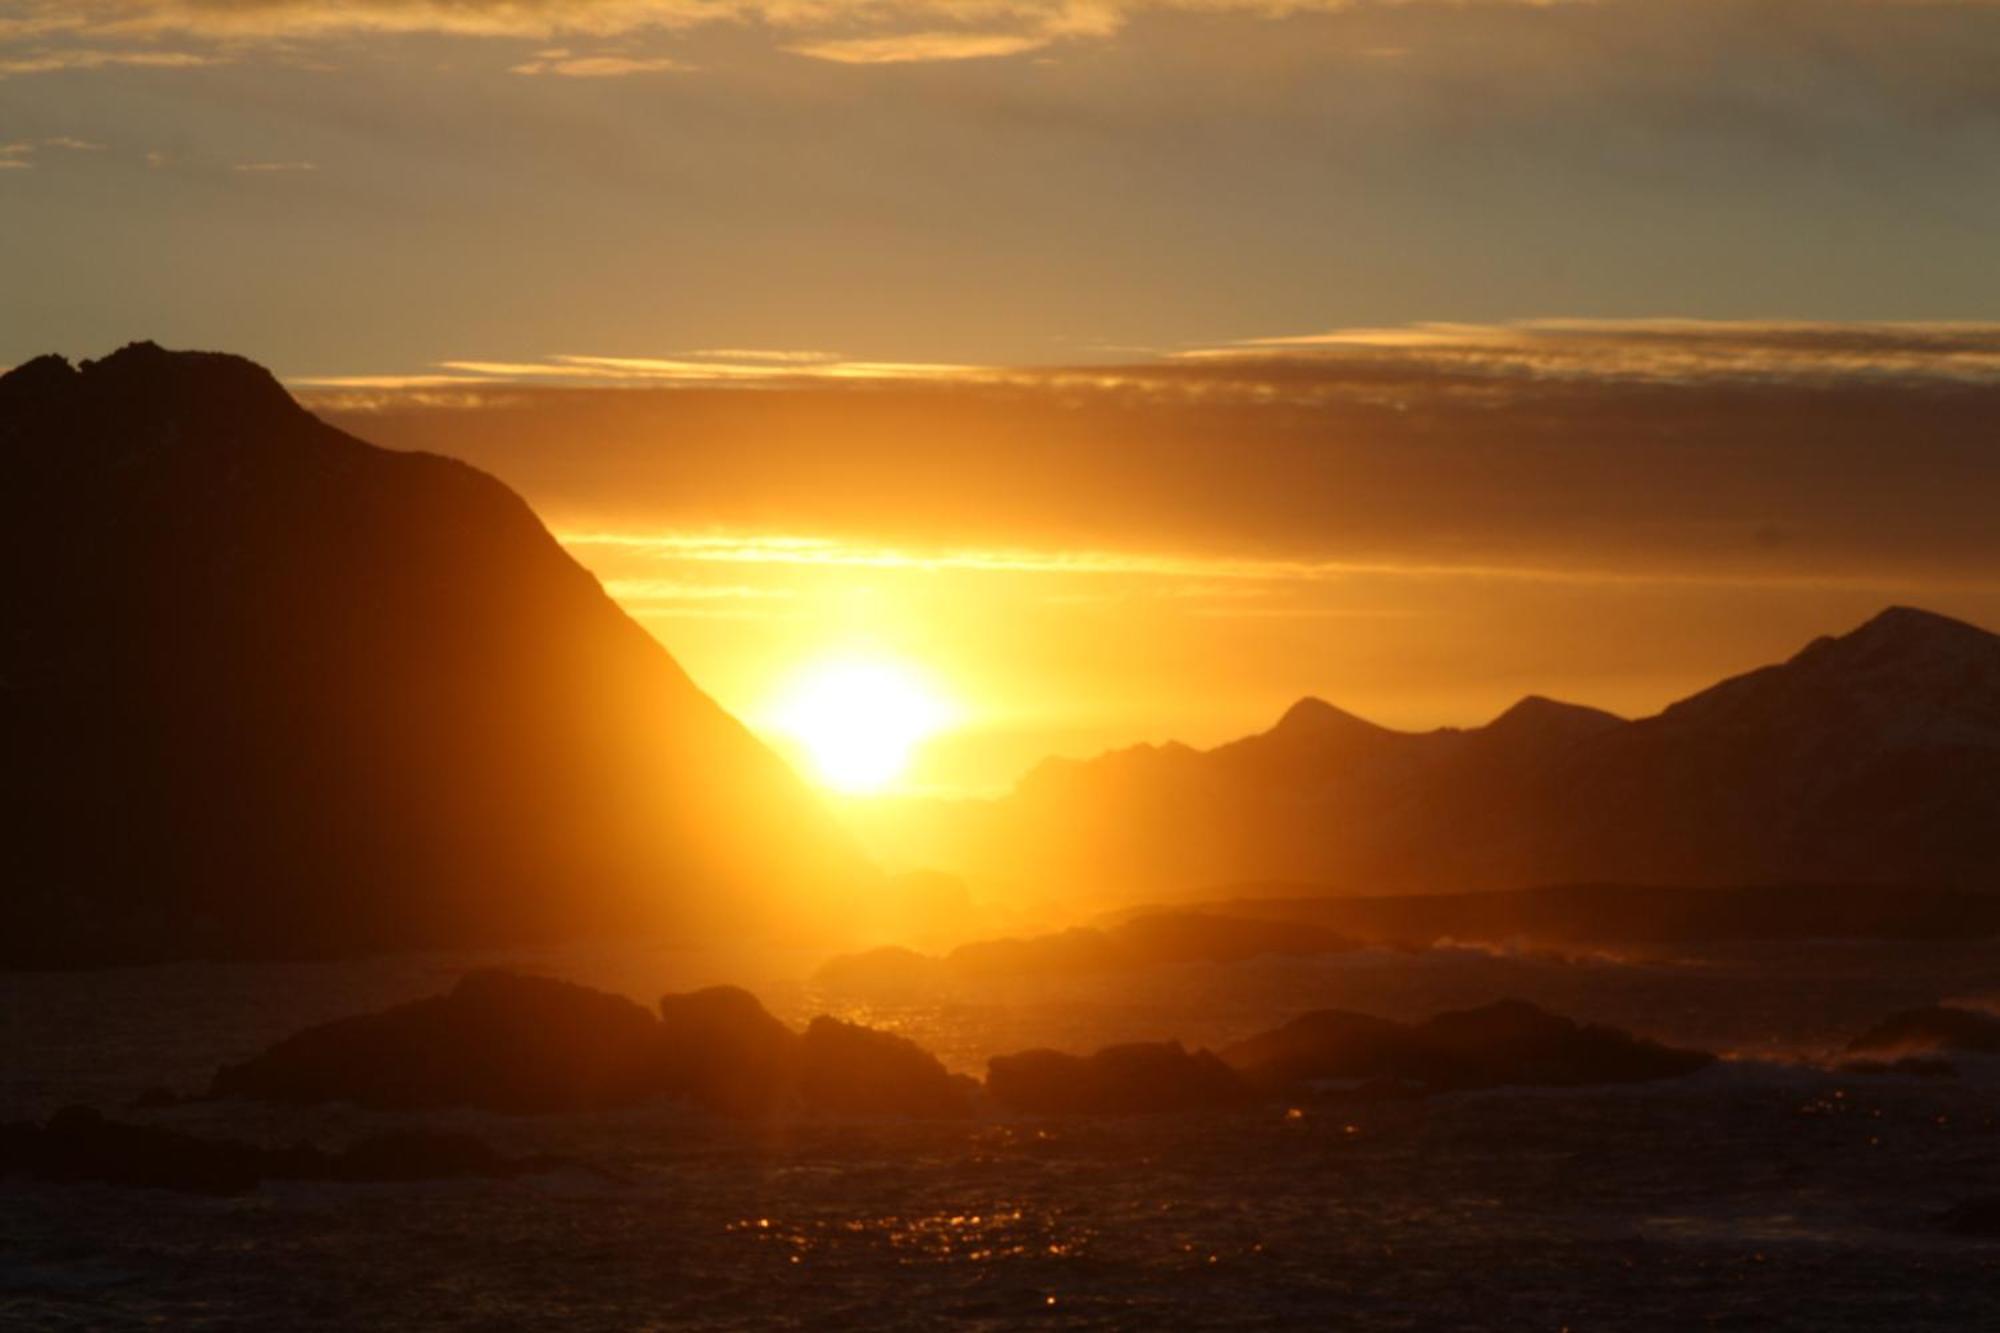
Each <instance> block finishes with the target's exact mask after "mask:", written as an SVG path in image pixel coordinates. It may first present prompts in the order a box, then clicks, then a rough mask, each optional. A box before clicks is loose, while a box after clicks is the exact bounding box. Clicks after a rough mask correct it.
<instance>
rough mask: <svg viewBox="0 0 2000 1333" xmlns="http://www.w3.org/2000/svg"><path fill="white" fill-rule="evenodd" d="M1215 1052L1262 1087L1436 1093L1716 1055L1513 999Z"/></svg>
mask: <svg viewBox="0 0 2000 1333" xmlns="http://www.w3.org/2000/svg"><path fill="white" fill-rule="evenodd" d="M1222 1058H1223V1060H1224V1061H1226V1062H1227V1063H1228V1064H1229V1065H1231V1066H1232V1067H1233V1068H1235V1069H1237V1070H1239V1071H1241V1072H1242V1073H1243V1074H1244V1075H1245V1076H1246V1077H1247V1078H1249V1079H1250V1080H1251V1081H1252V1082H1253V1083H1255V1084H1256V1085H1257V1086H1259V1087H1262V1088H1266V1089H1276V1088H1279V1087H1283V1086H1285V1085H1288V1084H1291V1083H1295V1082H1303V1081H1310V1080H1315V1079H1371V1078H1392V1079H1400V1080H1405V1081H1408V1082H1413V1083H1420V1084H1423V1085H1425V1086H1427V1087H1431V1088H1436V1089H1450V1088H1481V1087H1493V1086H1497V1085H1501V1084H1527V1085H1540V1086H1554V1087H1571V1086H1579V1085H1585V1084H1593V1083H1633V1082H1645V1081H1650V1080H1653V1079H1662V1078H1679V1077H1681V1076H1682V1075H1685V1074H1691V1073H1693V1072H1694V1071H1696V1070H1698V1069H1701V1068H1703V1067H1704V1066H1706V1065H1708V1064H1711V1063H1713V1061H1714V1059H1715V1057H1714V1056H1712V1055H1710V1054H1708V1053H1707V1052H1705V1051H1690V1050H1681V1049H1678V1048H1675V1047H1671V1046H1663V1045H1661V1044H1659V1043H1657V1042H1653V1041H1648V1040H1645V1039H1644V1038H1640V1037H1635V1036H1633V1035H1631V1034H1630V1033H1627V1032H1621V1031H1619V1030H1617V1029H1615V1028H1606V1027H1597V1026H1592V1025H1580V1024H1577V1023H1574V1022H1572V1021H1571V1020H1569V1019H1567V1018H1563V1017H1561V1016H1560V1015H1557V1014H1551V1013H1549V1012H1548V1011H1546V1010H1543V1009H1539V1008H1537V1007H1536V1006H1534V1005H1532V1004H1528V1003H1525V1002H1524V1001H1520V1000H1501V1001H1499V1002H1497V1003H1494V1004H1489V1005H1485V1006H1482V1007H1480V1008H1477V1009H1466V1010H1459V1011H1455V1012H1451V1013H1444V1014H1439V1015H1438V1016H1437V1017H1435V1018H1432V1019H1430V1020H1428V1021H1427V1022H1424V1023H1420V1024H1416V1025H1409V1024H1403V1023H1396V1022H1392V1021H1390V1020H1388V1019H1381V1018H1373V1017H1370V1016H1368V1015H1365V1014H1353V1013H1346V1012H1343V1011H1340V1010H1323V1011H1320V1012H1318V1013H1312V1014H1307V1015H1305V1016H1303V1017H1301V1018H1298V1019H1294V1020H1293V1021H1292V1022H1291V1023H1288V1024H1286V1025H1285V1026H1284V1027H1281V1028H1278V1029H1275V1030H1273V1031H1271V1032H1266V1033H1260V1034H1258V1035H1257V1036H1255V1037H1251V1038H1249V1039H1248V1040H1246V1041H1242V1042H1238V1043H1237V1044H1235V1045H1233V1046H1230V1047H1227V1048H1225V1049H1224V1050H1223V1052H1222Z"/></svg>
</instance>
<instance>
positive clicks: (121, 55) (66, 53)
mask: <svg viewBox="0 0 2000 1333" xmlns="http://www.w3.org/2000/svg"><path fill="white" fill-rule="evenodd" d="M0 40H4V35H0ZM221 60H222V57H220V56H218V55H211V54H202V53H197V52H193V51H121V50H105V49H103V48H100V47H66V48H59V49H55V50H47V49H43V50H38V51H31V52H26V53H23V54H19V55H8V54H6V53H5V51H4V50H3V49H0V79H7V78H14V77H16V76H19V75H23V74H56V73H61V72H63V71H67V70H96V69H118V68H123V69H191V68H194V67H196V66H200V65H214V64H218V63H220V62H221Z"/></svg>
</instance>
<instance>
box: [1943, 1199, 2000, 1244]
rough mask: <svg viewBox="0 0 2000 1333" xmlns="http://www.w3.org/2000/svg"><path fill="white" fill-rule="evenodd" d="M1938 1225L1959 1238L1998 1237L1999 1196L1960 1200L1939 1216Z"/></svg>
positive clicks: (1999, 1226)
mask: <svg viewBox="0 0 2000 1333" xmlns="http://www.w3.org/2000/svg"><path fill="white" fill-rule="evenodd" d="M1938 1225H1939V1226H1940V1227H1942V1228H1943V1229H1944V1230H1946V1231H1949V1232H1952V1233H1954V1234H1955V1235H1960V1236H2000V1195H1996V1194H1987V1195H1982V1196H1980V1197H1979V1198H1975V1199H1961V1200H1960V1201H1959V1202H1957V1203H1955V1204H1953V1205H1952V1206H1951V1207H1949V1208H1947V1209H1945V1210H1944V1212H1943V1213H1941V1214H1939V1216H1938Z"/></svg>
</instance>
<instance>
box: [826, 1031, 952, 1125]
mask: <svg viewBox="0 0 2000 1333" xmlns="http://www.w3.org/2000/svg"><path fill="white" fill-rule="evenodd" d="M972 1086H973V1085H972V1081H971V1080H970V1079H964V1078H955V1077H953V1076H952V1074H951V1073H950V1072H949V1071H948V1070H946V1069H945V1067H944V1066H943V1065H942V1064H940V1063H939V1062H938V1058H937V1057H936V1056H934V1055H932V1054H931V1053H930V1052H929V1051H926V1050H925V1049H924V1048H923V1047H921V1046H919V1045H917V1044H916V1043H915V1042H913V1041H911V1040H909V1039H908V1038H907V1037H899V1036H897V1035H896V1034H895V1033H893V1032H882V1031H879V1030H877V1029H875V1028H868V1027H862V1026H860V1025H858V1024H855V1023H843V1022H842V1021H840V1020H839V1019H837V1018H829V1017H826V1016H825V1015H821V1016H820V1017H818V1018H815V1019H814V1020H813V1021H812V1023H811V1024H810V1025H808V1026H807V1028H806V1035H805V1038H804V1039H803V1041H802V1042H801V1043H800V1050H799V1082H798V1091H799V1100H800V1101H801V1102H802V1103H803V1104H804V1105H805V1106H806V1107H807V1108H808V1109H810V1110H815V1111H826V1112H831V1113H833V1114H836V1115H911V1116H941V1117H952V1116H963V1115H970V1114H971V1112H972V1100H971V1090H972Z"/></svg>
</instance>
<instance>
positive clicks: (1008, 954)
mask: <svg viewBox="0 0 2000 1333" xmlns="http://www.w3.org/2000/svg"><path fill="white" fill-rule="evenodd" d="M1359 947H1361V946H1360V945H1358V944H1357V943H1356V942H1355V941H1354V940H1352V939H1350V938H1348V937H1347V936H1345V935H1341V934H1339V933H1337V932H1335V931H1332V930H1329V929H1327V928H1326V927H1324V926H1318V925H1314V924H1312V923H1310V922H1297V921H1269V920H1262V919H1259V918H1256V917H1237V916H1219V915H1216V914H1213V913H1209V912H1149V913H1145V914H1143V915H1140V916H1135V917H1133V918H1131V919H1130V920H1128V921H1124V922H1121V923H1119V924H1118V925H1114V926H1109V927H1106V928H1103V929H1098V928H1096V927H1087V926H1080V927H1076V928H1073V929H1070V930H1064V931H1059V932H1056V933H1054V934H1049V935H1032V936H1029V937H1028V938H1026V939H997V940H974V941H972V942H971V943H968V944H961V945H959V946H958V947H957V948H956V949H953V950H952V951H951V952H950V953H948V954H946V955H945V956H944V957H942V958H932V957H929V956H927V955H924V954H920V953H916V952H914V951H912V950H910V949H904V948H899V947H895V946H891V947H887V948H881V949H871V950H868V951H867V952H865V953H858V954H843V955H841V956H840V957H837V958H834V959H831V960H830V961H828V962H827V963H826V964H825V965H823V966H822V967H821V968H820V969H819V971H818V972H816V973H815V974H814V975H813V980H815V981H817V982H818V983H820V984H821V985H823V986H831V987H835V988H837V989H842V990H856V991H883V990H915V989H921V988H923V987H925V986H932V985H936V984H937V983H939V982H941V981H953V980H956V981H966V980H981V979H987V978H993V977H1035V976H1052V975H1053V976H1094V975H1097V974H1100V973H1105V972H1130V971H1137V970H1139V969H1141V968H1147V967H1162V966H1168V965H1172V964H1176V963H1237V962H1242V961H1244V960H1246V959H1250V958H1258V957H1263V956H1266V955H1280V954H1283V955H1304V954H1326V953H1344V952H1348V951H1350V950H1353V949H1357V948H1359Z"/></svg>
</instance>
